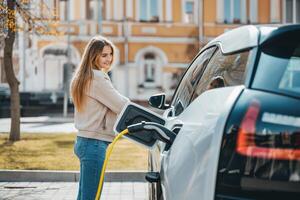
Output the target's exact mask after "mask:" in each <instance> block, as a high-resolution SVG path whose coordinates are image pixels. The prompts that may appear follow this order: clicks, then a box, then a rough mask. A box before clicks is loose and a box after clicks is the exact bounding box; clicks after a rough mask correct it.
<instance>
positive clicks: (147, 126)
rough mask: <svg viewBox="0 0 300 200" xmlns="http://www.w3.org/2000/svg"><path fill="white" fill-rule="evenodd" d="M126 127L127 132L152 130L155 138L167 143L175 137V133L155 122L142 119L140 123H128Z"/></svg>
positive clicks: (170, 142)
mask: <svg viewBox="0 0 300 200" xmlns="http://www.w3.org/2000/svg"><path fill="white" fill-rule="evenodd" d="M127 128H128V132H129V133H135V132H139V131H142V130H148V131H154V132H155V133H156V134H155V136H156V137H157V139H159V140H161V141H163V142H165V143H167V144H172V143H173V142H174V140H175V138H176V134H175V133H174V132H172V131H171V130H169V129H167V128H166V127H164V126H163V125H161V124H158V123H155V122H145V121H143V122H141V123H137V124H133V125H130V126H128V127H127Z"/></svg>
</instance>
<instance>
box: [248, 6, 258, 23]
mask: <svg viewBox="0 0 300 200" xmlns="http://www.w3.org/2000/svg"><path fill="white" fill-rule="evenodd" d="M257 1H258V0H250V8H249V11H250V15H249V20H250V23H257V22H258V19H257V10H258V4H257Z"/></svg>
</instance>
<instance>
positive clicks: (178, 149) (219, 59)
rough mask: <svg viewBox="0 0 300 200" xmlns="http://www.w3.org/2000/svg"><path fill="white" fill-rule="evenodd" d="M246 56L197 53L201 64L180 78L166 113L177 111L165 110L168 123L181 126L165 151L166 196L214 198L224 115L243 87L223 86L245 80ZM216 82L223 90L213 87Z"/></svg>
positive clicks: (172, 126)
mask: <svg viewBox="0 0 300 200" xmlns="http://www.w3.org/2000/svg"><path fill="white" fill-rule="evenodd" d="M211 50H212V49H211ZM248 57H249V51H245V52H240V53H235V54H232V55H223V54H222V52H221V50H220V49H217V50H216V49H214V50H213V53H212V54H211V57H209V59H207V60H206V62H203V60H202V59H201V57H198V59H196V60H195V62H194V63H193V65H195V66H197V67H199V68H197V67H193V65H192V66H191V68H190V69H189V70H188V71H187V73H186V75H185V76H184V78H183V79H182V81H181V83H180V85H179V86H178V89H177V91H176V93H175V95H174V98H173V100H172V104H171V108H170V110H169V111H166V112H172V113H173V115H171V116H169V113H167V114H166V116H169V117H166V127H168V128H169V129H172V128H174V127H176V126H177V127H178V125H181V129H180V131H179V133H178V135H177V137H176V140H175V141H174V143H173V145H172V147H171V148H170V149H169V150H167V151H162V153H161V169H160V176H161V185H162V190H163V195H164V198H165V199H172V200H176V199H178V200H179V199H205V200H207V199H212V198H213V191H214V190H213V188H214V185H213V184H214V181H213V180H214V177H215V175H214V171H213V170H214V169H215V168H216V165H217V164H216V163H217V158H218V149H219V143H220V140H221V137H222V130H223V127H224V126H225V119H226V116H227V114H228V113H229V111H230V108H231V106H232V105H233V104H234V99H236V98H237V97H238V95H239V94H240V92H241V91H242V90H243V88H244V87H243V86H238V87H224V86H234V85H242V84H243V81H244V77H245V76H244V74H245V69H246V65H247V63H248V62H247V61H248ZM203 58H204V57H203ZM198 63H199V65H197V64H198ZM201 63H205V64H204V65H203V64H201ZM193 75H194V76H193ZM216 80H217V82H220V86H222V87H224V88H221V89H214V88H212V87H211V85H213V84H211V83H212V82H213V81H216ZM222 81H223V82H222ZM218 133H219V134H218ZM161 149H163V148H161ZM208 190H210V192H207V191H208Z"/></svg>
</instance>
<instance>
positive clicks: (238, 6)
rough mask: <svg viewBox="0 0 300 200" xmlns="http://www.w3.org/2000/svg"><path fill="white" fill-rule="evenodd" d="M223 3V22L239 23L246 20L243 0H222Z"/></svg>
mask: <svg viewBox="0 0 300 200" xmlns="http://www.w3.org/2000/svg"><path fill="white" fill-rule="evenodd" d="M223 5H224V7H223V9H224V10H223V12H224V18H223V19H224V23H225V24H232V23H234V24H240V23H246V22H247V20H246V14H247V12H246V1H245V0H224V2H223Z"/></svg>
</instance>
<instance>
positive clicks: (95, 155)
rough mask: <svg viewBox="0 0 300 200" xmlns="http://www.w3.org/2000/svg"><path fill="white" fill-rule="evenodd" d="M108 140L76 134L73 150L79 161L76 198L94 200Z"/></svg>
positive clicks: (78, 199)
mask: <svg viewBox="0 0 300 200" xmlns="http://www.w3.org/2000/svg"><path fill="white" fill-rule="evenodd" d="M108 144H109V142H105V141H102V140H96V139H90V138H83V137H79V136H77V139H76V142H75V145H74V152H75V154H76V155H77V157H78V158H79V161H80V179H79V190H78V196H77V200H94V199H95V197H96V193H97V189H98V184H99V180H100V175H101V170H102V166H103V162H104V159H105V153H106V148H107V146H108Z"/></svg>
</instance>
